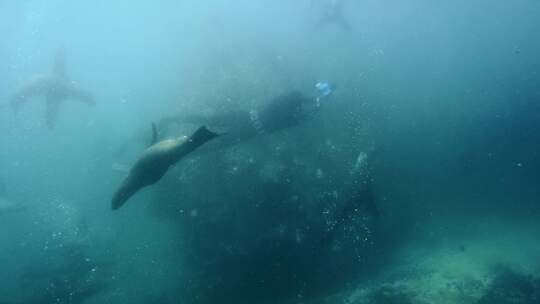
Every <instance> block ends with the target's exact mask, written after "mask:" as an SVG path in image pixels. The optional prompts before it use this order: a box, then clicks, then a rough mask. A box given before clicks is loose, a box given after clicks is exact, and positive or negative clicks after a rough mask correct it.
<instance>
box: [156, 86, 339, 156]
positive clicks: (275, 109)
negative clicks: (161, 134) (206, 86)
mask: <svg viewBox="0 0 540 304" xmlns="http://www.w3.org/2000/svg"><path fill="white" fill-rule="evenodd" d="M335 89H336V86H335V85H333V84H331V83H329V82H318V83H317V84H316V85H315V90H316V95H315V96H314V97H307V96H305V95H303V94H302V93H300V92H298V91H290V92H287V93H284V94H282V95H279V96H277V97H274V98H272V99H271V100H270V102H269V103H268V104H267V105H266V106H264V107H262V108H261V109H258V110H250V111H233V112H229V113H224V114H214V115H206V116H205V115H197V114H187V115H186V114H179V115H174V116H169V117H165V118H163V119H161V120H160V121H159V122H158V129H159V130H167V129H168V126H169V125H170V124H173V123H179V124H181V123H189V124H204V125H208V126H210V127H215V128H218V129H219V128H223V130H222V131H224V133H225V134H224V135H223V136H221V138H219V139H218V140H217V141H219V142H220V143H221V145H224V146H228V145H231V144H236V143H238V142H241V141H244V140H248V139H251V138H253V137H256V136H258V135H262V134H266V133H274V132H277V131H281V130H284V129H287V128H291V127H294V126H297V125H299V124H300V123H302V122H303V121H305V120H308V119H310V118H311V117H312V116H313V115H315V114H316V113H317V112H318V111H319V110H320V108H321V103H322V101H323V100H325V99H328V98H330V96H331V95H332V93H333V92H334V91H335Z"/></svg>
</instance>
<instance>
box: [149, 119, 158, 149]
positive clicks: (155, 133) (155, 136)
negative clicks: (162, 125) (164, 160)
mask: <svg viewBox="0 0 540 304" xmlns="http://www.w3.org/2000/svg"><path fill="white" fill-rule="evenodd" d="M157 140H158V131H157V127H156V124H155V123H152V142H150V146H151V145H153V144H155V143H157Z"/></svg>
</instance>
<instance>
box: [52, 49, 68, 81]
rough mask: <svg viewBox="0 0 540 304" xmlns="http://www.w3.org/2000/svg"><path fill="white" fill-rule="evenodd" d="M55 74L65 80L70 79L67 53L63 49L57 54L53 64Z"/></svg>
mask: <svg viewBox="0 0 540 304" xmlns="http://www.w3.org/2000/svg"><path fill="white" fill-rule="evenodd" d="M53 73H54V74H55V75H56V76H58V77H61V78H63V79H69V77H68V74H67V68H66V52H65V50H64V49H63V48H62V49H60V50H58V52H57V53H56V56H55V58H54V64H53Z"/></svg>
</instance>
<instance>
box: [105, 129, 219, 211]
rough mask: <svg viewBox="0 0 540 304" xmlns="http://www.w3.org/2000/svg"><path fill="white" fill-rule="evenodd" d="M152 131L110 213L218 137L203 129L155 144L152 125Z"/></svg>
mask: <svg viewBox="0 0 540 304" xmlns="http://www.w3.org/2000/svg"><path fill="white" fill-rule="evenodd" d="M152 131H153V136H152V145H151V146H150V147H148V148H147V149H146V150H145V151H144V152H143V153H142V155H141V156H140V157H139V159H138V160H137V162H136V163H135V165H134V166H133V167H132V168H131V169H130V171H129V173H128V176H127V177H126V178H125V179H124V181H123V182H122V184H121V185H120V188H119V189H118V190H117V191H116V193H115V194H114V196H113V198H112V201H111V203H112V205H111V207H112V209H113V210H116V209H118V208H120V207H121V206H122V205H124V204H125V203H126V201H127V200H128V199H129V198H130V197H131V196H133V194H135V193H136V192H137V191H139V190H140V189H142V188H144V187H146V186H150V185H153V184H155V183H156V182H157V181H159V180H160V179H161V178H162V177H163V175H165V173H166V172H167V170H168V169H169V167H170V166H172V165H174V164H175V163H177V162H178V161H179V160H180V159H182V158H183V157H184V156H186V155H187V154H189V153H191V152H192V151H193V150H195V149H197V148H198V147H200V146H201V145H203V144H204V143H206V142H208V141H209V140H211V139H213V138H215V137H217V136H219V134H217V133H214V132H211V131H209V130H208V129H207V128H206V127H204V126H203V127H200V128H199V129H197V131H195V133H193V134H192V135H191V136H189V137H185V136H183V137H178V138H175V139H167V140H162V141H159V142H157V131H156V128H155V126H154V125H153V126H152Z"/></svg>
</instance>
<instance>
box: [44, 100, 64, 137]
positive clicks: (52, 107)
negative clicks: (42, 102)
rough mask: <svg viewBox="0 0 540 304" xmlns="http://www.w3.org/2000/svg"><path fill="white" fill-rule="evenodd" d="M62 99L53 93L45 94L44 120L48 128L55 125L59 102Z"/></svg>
mask: <svg viewBox="0 0 540 304" xmlns="http://www.w3.org/2000/svg"><path fill="white" fill-rule="evenodd" d="M61 103H62V99H61V98H60V97H58V96H55V95H48V96H47V104H46V114H45V115H46V122H47V127H48V128H49V129H51V130H52V129H53V128H54V126H55V125H56V119H57V117H58V111H59V110H60V104H61Z"/></svg>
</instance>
